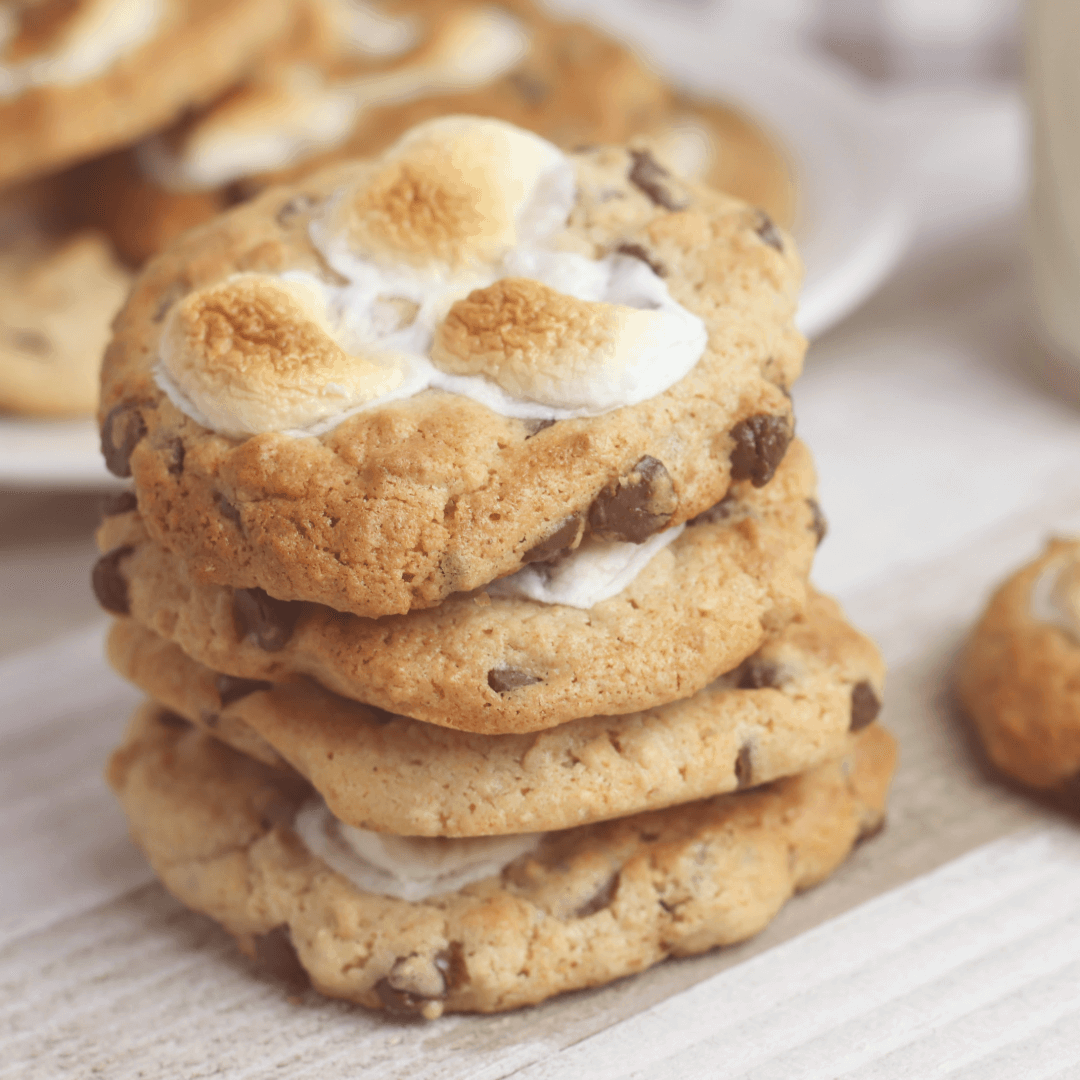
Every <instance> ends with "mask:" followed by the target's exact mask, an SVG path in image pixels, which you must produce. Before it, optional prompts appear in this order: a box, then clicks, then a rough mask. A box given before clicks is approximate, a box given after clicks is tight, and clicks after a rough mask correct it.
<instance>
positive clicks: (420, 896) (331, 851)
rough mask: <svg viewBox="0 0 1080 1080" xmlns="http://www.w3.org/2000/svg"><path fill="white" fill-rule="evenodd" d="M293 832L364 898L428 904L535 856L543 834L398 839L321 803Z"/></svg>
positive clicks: (300, 815)
mask: <svg viewBox="0 0 1080 1080" xmlns="http://www.w3.org/2000/svg"><path fill="white" fill-rule="evenodd" d="M293 827H294V828H295V830H296V832H297V833H298V834H299V836H300V838H301V839H302V840H303V841H304V843H305V844H306V845H307V848H308V850H309V851H310V852H311V853H312V854H313V855H315V856H317V857H318V858H320V859H322V861H323V862H325V863H326V864H327V865H328V866H329V867H330V868H331V869H332V870H336V871H337V872H338V873H339V874H341V875H342V876H343V877H346V878H348V879H349V881H351V882H352V883H353V884H354V885H355V886H356V887H357V888H358V889H362V890H363V891H364V892H372V893H380V894H382V895H384V896H396V897H397V898H398V899H400V900H412V901H416V900H426V899H427V898H428V897H429V896H436V895H438V894H439V893H446V892H453V891H454V890H456V889H460V888H462V887H463V886H465V885H469V884H471V883H472V882H474V881H481V880H482V879H483V878H486V877H491V876H492V875H494V874H498V873H499V872H500V871H501V870H502V869H503V867H505V866H507V865H509V864H510V863H512V862H513V861H514V860H515V859H517V858H519V857H520V856H522V855H524V854H526V853H528V852H530V851H532V850H534V849H535V848H536V846H537V844H539V842H540V839H541V837H542V836H543V834H542V833H523V834H518V835H515V836H470V837H459V838H448V837H442V836H430V837H428V836H394V835H392V834H389V833H375V832H368V831H367V830H366V829H357V828H354V827H353V826H352V825H346V824H345V822H343V821H341V820H339V819H338V818H336V817H334V815H333V814H332V813H331V812H330V809H329V807H327V805H326V803H325V802H324V801H323V800H322V799H320V798H314V799H311V800H310V801H309V802H307V803H305V804H304V805H303V806H302V807H301V808H300V810H299V811H298V812H297V815H296V819H295V821H294V823H293Z"/></svg>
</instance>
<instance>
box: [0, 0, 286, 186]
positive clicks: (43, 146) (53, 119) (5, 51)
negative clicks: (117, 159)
mask: <svg viewBox="0 0 1080 1080" xmlns="http://www.w3.org/2000/svg"><path fill="white" fill-rule="evenodd" d="M290 7H291V5H290V4H286V3H281V4H266V3H264V2H263V0H37V2H34V3H16V4H8V5H6V6H5V8H4V9H3V11H0V146H2V147H3V154H0V185H6V184H11V183H14V182H15V181H18V180H22V179H26V178H29V177H31V176H35V175H37V174H39V173H43V172H46V171H47V170H50V169H57V168H59V167H61V166H63V165H66V164H69V163H71V162H74V161H78V160H80V159H83V158H87V157H90V156H92V155H93V154H97V153H101V152H103V151H105V150H110V149H112V148H114V147H117V146H120V145H123V144H125V143H129V142H131V141H132V140H133V139H137V138H139V137H140V136H142V135H145V134H146V133H148V132H150V131H152V130H154V129H155V128H158V127H161V126H162V125H164V124H168V123H171V122H172V121H173V120H175V119H176V118H177V117H178V116H179V115H180V114H181V113H182V112H183V111H184V110H185V109H186V108H188V107H189V106H191V105H194V104H196V103H199V102H205V101H207V100H209V99H210V98H213V97H215V96H216V95H217V94H219V93H221V92H222V91H223V90H224V89H225V88H226V87H227V86H228V85H229V84H230V83H231V82H232V81H233V80H234V79H235V78H236V77H237V76H238V75H239V74H240V73H241V72H242V71H243V69H244V68H245V67H246V66H247V65H248V64H249V63H250V61H251V60H252V58H253V57H255V56H256V55H257V54H258V53H259V52H260V50H262V49H263V48H265V46H266V45H267V44H268V43H269V42H270V41H271V40H272V39H273V38H274V37H275V36H276V35H278V34H280V33H281V32H282V31H283V30H284V28H285V26H286V25H287V19H288V16H289V9H290Z"/></svg>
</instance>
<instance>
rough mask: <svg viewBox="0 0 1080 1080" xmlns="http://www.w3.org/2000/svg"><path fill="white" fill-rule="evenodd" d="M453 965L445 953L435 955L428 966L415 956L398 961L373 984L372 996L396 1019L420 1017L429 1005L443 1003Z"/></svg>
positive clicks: (448, 955) (403, 957) (449, 954)
mask: <svg viewBox="0 0 1080 1080" xmlns="http://www.w3.org/2000/svg"><path fill="white" fill-rule="evenodd" d="M453 963H454V961H453V957H452V954H451V952H450V950H447V949H443V950H441V951H440V952H438V953H436V954H435V956H434V957H432V959H431V961H430V962H428V961H425V960H424V959H422V958H421V957H418V956H416V955H413V956H402V957H399V958H398V959H397V960H395V961H394V966H393V967H392V968H391V969H390V974H389V975H387V976H386V978H385V979H380V980H379V981H378V982H377V983H376V984H375V993H376V994H378V995H379V1000H380V1001H381V1002H382V1004H383V1008H385V1009H386V1011H387V1012H389V1013H393V1014H395V1015H398V1016H415V1015H417V1014H418V1013H423V1012H424V1010H425V1006H427V1005H428V1004H429V1003H430V1002H439V1001H445V1000H446V995H447V993H448V991H449V988H450V985H451V984H452V967H453ZM432 969H434V970H432Z"/></svg>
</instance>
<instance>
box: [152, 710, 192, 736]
mask: <svg viewBox="0 0 1080 1080" xmlns="http://www.w3.org/2000/svg"><path fill="white" fill-rule="evenodd" d="M157 722H158V723H159V724H161V726H162V727H167V728H173V729H174V730H175V731H183V730H184V728H189V727H191V721H190V720H189V719H188V718H187V717H186V716H181V715H180V714H179V713H175V712H173V711H172V710H171V709H159V710H158V714H157Z"/></svg>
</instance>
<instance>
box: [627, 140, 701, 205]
mask: <svg viewBox="0 0 1080 1080" xmlns="http://www.w3.org/2000/svg"><path fill="white" fill-rule="evenodd" d="M630 157H631V158H632V159H633V162H634V163H633V165H631V166H630V172H629V173H627V179H628V180H629V181H630V183H631V184H633V185H634V187H636V188H637V189H638V190H639V191H640V192H642V194H644V195H645V196H646V197H647V198H648V199H649V200H650V201H652V202H653V203H655V204H656V205H657V206H662V207H663V208H664V209H665V210H685V209H686V207H687V206H689V205H690V203H689V200H688V199H686V198H679V197H678V196H677V195H675V194H674V193H673V192H672V191H671V189H670V187H669V185H668V183H667V181H668V180H670V179H671V173H669V172H668V171H667V169H665V168H664V166H663V165H661V164H660V162H659V161H657V160H656V158H654V157H653V156H652V154H650V153H649V151H648V150H631V151H630Z"/></svg>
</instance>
